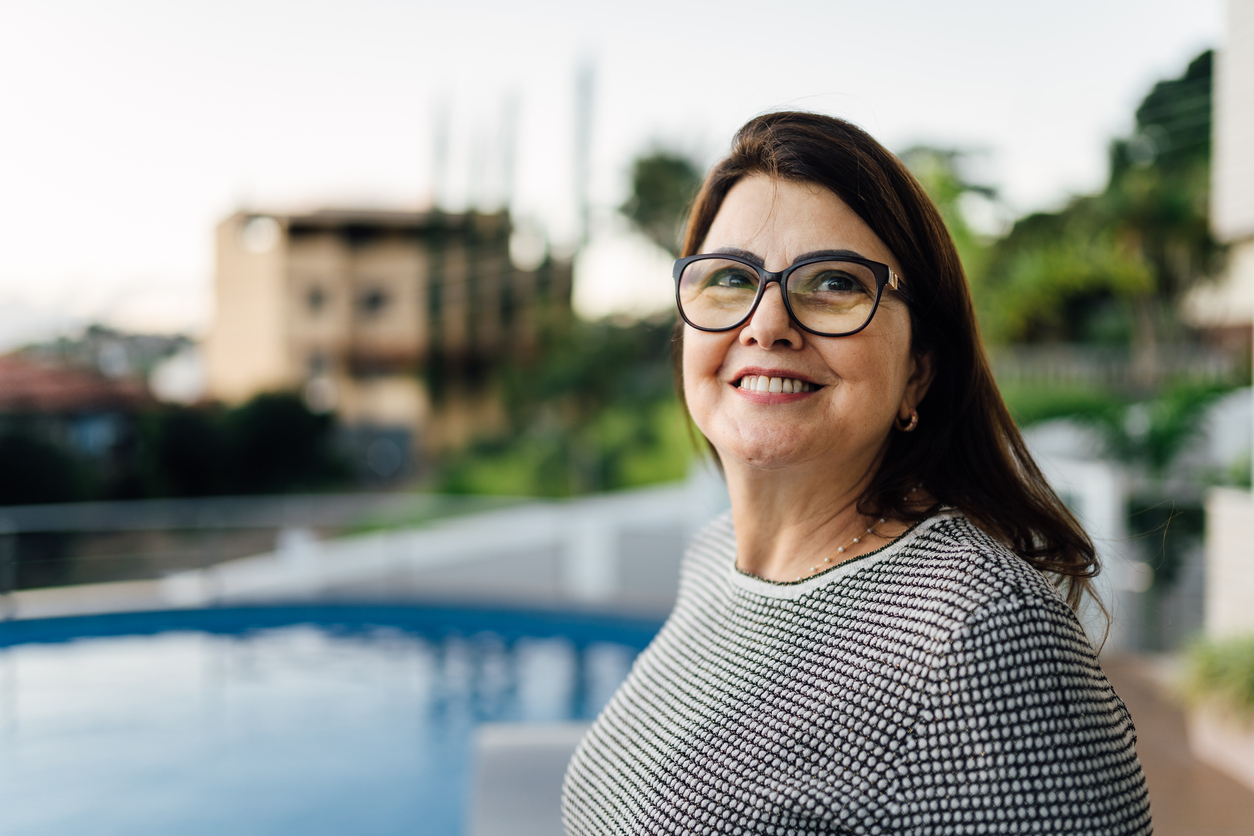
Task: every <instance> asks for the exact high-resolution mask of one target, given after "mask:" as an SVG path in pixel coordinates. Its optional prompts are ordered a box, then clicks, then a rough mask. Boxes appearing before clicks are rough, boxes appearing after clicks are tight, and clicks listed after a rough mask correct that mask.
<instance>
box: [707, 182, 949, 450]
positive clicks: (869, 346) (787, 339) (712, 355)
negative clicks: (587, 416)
mask: <svg viewBox="0 0 1254 836" xmlns="http://www.w3.org/2000/svg"><path fill="white" fill-rule="evenodd" d="M732 250H734V251H738V252H740V253H742V254H743V253H752V254H753V255H755V256H757V257H758V258H760V259H762V261H763V262H764V264H765V267H766V269H767V270H771V271H779V270H783V269H784V268H786V267H788V266H789V265H791V264H793V263H794V262H796V261H798V260H799V259H800V258H802V257H803V256H805V255H806V254H808V253H813V252H816V251H820V250H850V251H852V252H854V253H857V254H858V255H860V256H862V257H863V258H868V259H871V260H873V261H880V262H883V263H885V264H887V265H889V267H891V268H892V269H893V271H894V272H896V273H899V274H900V272H901V268H900V266H899V265H898V264H897V261H896V259H895V258H894V257H893V254H892V253H891V252H889V251H888V248H887V247H885V246H884V243H883V242H882V241H881V240H880V239H879V237H878V236H877V235H876V234H875V233H874V232H872V231H871V228H870V227H868V226H867V225H866V224H865V223H864V222H863V221H862V219H861V218H859V217H858V216H857V215H856V214H855V213H854V212H853V210H852V209H850V208H849V207H848V206H846V205H845V203H844V201H842V200H841V199H840V198H839V197H837V196H836V195H835V194H833V193H832V192H830V191H828V190H827V189H824V188H822V187H821V186H816V185H813V184H810V183H796V182H792V181H786V180H775V179H772V178H769V177H766V176H763V175H758V176H753V177H748V178H745V179H743V180H741V181H740V182H738V183H737V184H736V185H735V186H733V187H732V189H731V191H730V192H728V194H727V197H726V198H725V199H724V201H723V205H722V207H721V208H720V209H719V212H718V215H716V216H715V218H714V223H713V224H711V226H710V231H709V234H708V235H707V236H706V238H705V241H704V242H703V244H702V246H701V250H700V251H701V252H703V253H714V252H719V251H732ZM902 281H903V283H904V284H907V285H908V284H909V282H910V277H909V276H903V277H902ZM683 370H684V395H685V397H686V399H687V401H688V409H689V411H690V412H691V413H692V417H693V420H694V421H696V424H697V426H698V427H699V428H700V429H701V432H703V433H704V434H705V436H706V438H708V439H709V440H710V442H711V443H713V445H714V447H715V448H716V449H717V450H718V452H719V455H720V457H721V458H722V459H723V462H724V465H728V464H730V462H729V459H731V460H735V461H739V462H741V463H743V464H745V465H748V466H750V467H754V468H766V469H774V468H781V467H787V466H790V465H796V464H804V463H807V462H816V461H818V462H824V463H830V464H831V465H832V466H835V467H849V466H854V467H861V468H864V470H862V471H859V474H861V473H864V472H866V471H867V470H869V468H871V467H873V466H874V464H875V462H876V461H877V459H878V456H879V454H880V452H881V451H882V450H883V449H884V446H885V445H886V443H887V440H888V434H889V433H890V432H891V431H892V424H893V420H894V419H895V418H896V417H897V416H898V415H899V414H900V415H908V414H909V411H910V409H912V408H914V407H915V406H917V405H918V403H919V401H920V400H921V399H922V397H923V394H924V393H925V392H926V389H927V384H928V382H929V381H930V363H929V361H928V359H927V358H921V359H919V358H916V357H915V356H914V354H913V353H912V351H911V343H910V313H909V311H908V310H907V307H906V303H905V302H904V301H903V300H902V298H901V297H900V296H898V295H897V293H896V292H895V291H893V290H891V289H889V288H885V289H884V294H883V297H882V298H881V300H880V305H879V309H878V310H877V311H876V313H875V317H874V319H872V320H871V323H870V325H868V326H867V327H866V328H865V329H864V330H862V331H860V332H858V333H857V334H853V335H851V336H847V337H816V336H814V335H813V334H809V333H806V332H805V331H802V330H801V329H800V328H798V327H797V326H796V323H794V322H793V321H792V319H791V318H790V317H789V316H788V311H787V309H785V307H784V301H783V298H782V296H781V295H780V287H779V284H778V283H772V284H770V285H769V286H768V287H767V289H766V292H765V294H764V296H763V298H762V301H761V302H760V304H759V305H758V308H757V310H756V311H755V312H754V314H753V316H752V317H751V318H750V319H749V321H748V322H746V323H745V324H744V325H742V326H741V327H740V328H739V329H735V330H732V331H725V332H721V333H708V332H704V331H698V330H696V329H694V328H692V327H690V326H685V330H684V350H683ZM761 376H767V377H779V378H792V379H794V380H801V381H805V382H807V383H809V384H811V385H810V386H806V387H801V388H803V389H809V390H810V391H800V392H795V393H792V394H784V393H779V394H775V393H769V392H765V393H764V392H758V391H756V390H754V389H749V388H745V387H744V386H743V385H742V384H743V383H744V382H745V378H746V377H761Z"/></svg>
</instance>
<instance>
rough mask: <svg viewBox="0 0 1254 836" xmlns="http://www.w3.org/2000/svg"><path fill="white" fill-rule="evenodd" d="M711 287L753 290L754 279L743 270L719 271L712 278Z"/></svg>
mask: <svg viewBox="0 0 1254 836" xmlns="http://www.w3.org/2000/svg"><path fill="white" fill-rule="evenodd" d="M710 286H711V287H735V288H752V287H753V286H754V281H753V277H752V276H750V275H749V274H748V273H746V272H744V271H743V270H719V271H718V272H717V273H715V274H714V275H713V276H711V277H710Z"/></svg>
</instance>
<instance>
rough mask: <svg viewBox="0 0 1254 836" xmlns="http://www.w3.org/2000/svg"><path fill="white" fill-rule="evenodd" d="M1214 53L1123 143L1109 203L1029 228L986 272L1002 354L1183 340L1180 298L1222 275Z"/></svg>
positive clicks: (1080, 205)
mask: <svg viewBox="0 0 1254 836" xmlns="http://www.w3.org/2000/svg"><path fill="white" fill-rule="evenodd" d="M1211 66H1212V53H1211V52H1209V51H1207V52H1204V53H1202V54H1201V55H1199V56H1198V57H1197V58H1196V59H1194V60H1193V61H1192V62H1191V63H1190V64H1189V66H1188V68H1187V69H1186V71H1185V72H1184V74H1183V75H1182V76H1181V77H1180V78H1176V79H1168V80H1165V81H1160V82H1158V83H1157V84H1156V85H1155V86H1154V88H1153V89H1152V90H1151V91H1150V93H1149V94H1148V95H1147V96H1146V97H1145V99H1144V100H1143V101H1142V102H1141V104H1140V106H1139V107H1138V108H1137V111H1136V129H1135V131H1134V132H1133V135H1132V136H1131V137H1128V138H1125V139H1120V140H1117V141H1115V142H1114V143H1112V145H1111V149H1110V177H1109V180H1108V182H1107V184H1106V187H1105V189H1104V190H1103V191H1102V192H1101V193H1100V194H1098V195H1092V196H1086V197H1080V198H1076V199H1074V200H1072V201H1071V202H1070V203H1068V204H1067V206H1065V207H1064V208H1063V209H1062V210H1061V211H1058V212H1052V213H1037V214H1033V215H1029V216H1027V217H1025V218H1022V219H1021V220H1020V221H1018V222H1017V223H1016V224H1015V225H1014V227H1013V228H1012V229H1011V231H1010V233H1009V234H1008V235H1007V236H1005V237H1004V238H1003V239H1002V240H1000V241H999V242H997V244H996V245H995V246H994V247H993V248H992V250H991V252H990V254H989V260H988V264H987V287H986V288H985V292H986V293H987V294H988V300H987V302H986V303H985V304H984V305H983V306H982V307H983V308H984V309H985V310H987V311H988V312H989V315H988V316H987V317H985V320H984V325H985V330H986V336H987V337H988V338H989V339H990V340H991V341H993V342H1011V341H1023V342H1041V341H1070V342H1092V341H1096V342H1114V343H1122V344H1125V345H1132V346H1135V347H1137V348H1138V349H1139V351H1140V353H1141V361H1142V364H1143V365H1145V366H1152V365H1153V363H1154V352H1155V351H1156V346H1157V345H1158V344H1159V343H1161V342H1163V341H1164V339H1168V338H1178V337H1179V336H1180V334H1181V329H1182V325H1181V323H1180V321H1179V319H1178V317H1177V315H1176V311H1177V309H1178V303H1179V300H1180V298H1181V297H1182V296H1183V295H1184V294H1185V293H1187V292H1188V290H1189V289H1190V288H1191V287H1193V285H1195V284H1196V283H1197V282H1199V281H1202V280H1205V279H1206V278H1208V277H1210V276H1212V275H1214V274H1215V272H1216V269H1217V267H1218V258H1219V256H1220V255H1221V251H1220V248H1219V245H1218V244H1217V243H1216V242H1215V240H1214V239H1213V238H1212V237H1211V235H1210V231H1209V221H1208V217H1207V206H1208V201H1209V193H1208V189H1209V165H1210V130H1211V129H1210V118H1211V116H1210V103H1211Z"/></svg>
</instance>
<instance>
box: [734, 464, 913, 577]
mask: <svg viewBox="0 0 1254 836" xmlns="http://www.w3.org/2000/svg"><path fill="white" fill-rule="evenodd" d="M850 465H851V466H850V467H846V468H835V469H833V468H831V467H830V466H827V467H822V468H809V467H805V466H797V467H787V468H780V469H775V470H761V469H755V468H752V467H748V466H745V465H743V464H742V463H739V462H725V463H724V470H725V473H726V474H727V489H728V494H729V495H730V498H731V505H732V522H733V524H734V525H735V528H736V566H737V567H738V568H739V569H740V570H741V571H742V572H747V573H749V574H751V575H756V576H758V577H760V578H765V579H767V580H772V581H794V580H797V579H798V578H803V577H807V576H809V575H812V574H814V573H815V572H816V571H818V570H820V569H823V568H829V567H831V566H835V565H836V564H838V563H842V562H844V561H846V560H849V559H851V558H854V557H857V556H859V555H861V554H865V553H866V552H869V551H872V550H874V549H877V548H879V547H880V546H883V545H884V544H885V543H887V542H889V541H890V540H892V539H894V538H896V537H898V536H900V535H901V533H902V532H904V531H905V530H906V528H907V526H906V525H905V524H903V523H901V522H900V521H896V520H884V521H881V520H880V518H878V517H868V516H865V515H863V514H861V513H859V512H858V500H859V499H861V498H862V495H863V494H864V493H865V491H866V489H867V486H868V485H869V484H870V482H871V478H872V474H873V473H874V472H875V468H874V467H870V468H868V467H865V466H863V467H856V466H853V463H850ZM850 473H857V474H861V475H860V476H858V477H856V478H851V477H850V476H849V475H848V474H850ZM868 528H870V529H871V531H870V532H868V531H867V529H868ZM854 538H857V540H856V541H855V540H854Z"/></svg>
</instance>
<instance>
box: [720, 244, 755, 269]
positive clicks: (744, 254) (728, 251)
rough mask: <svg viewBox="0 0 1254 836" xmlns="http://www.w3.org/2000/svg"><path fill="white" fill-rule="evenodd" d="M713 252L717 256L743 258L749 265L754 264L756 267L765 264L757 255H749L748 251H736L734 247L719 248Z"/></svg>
mask: <svg viewBox="0 0 1254 836" xmlns="http://www.w3.org/2000/svg"><path fill="white" fill-rule="evenodd" d="M714 252H716V253H718V254H719V255H734V256H737V257H739V258H743V259H744V260H745V261H747V262H749V263H750V264H755V265H757V266H758V267H762V266H764V265H765V264H766V259H764V258H763V257H762V256H760V255H758V254H757V253H751V252H749V251H748V250H741V249H737V248H736V247H719V248H718V249H717V250H715V251H714Z"/></svg>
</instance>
